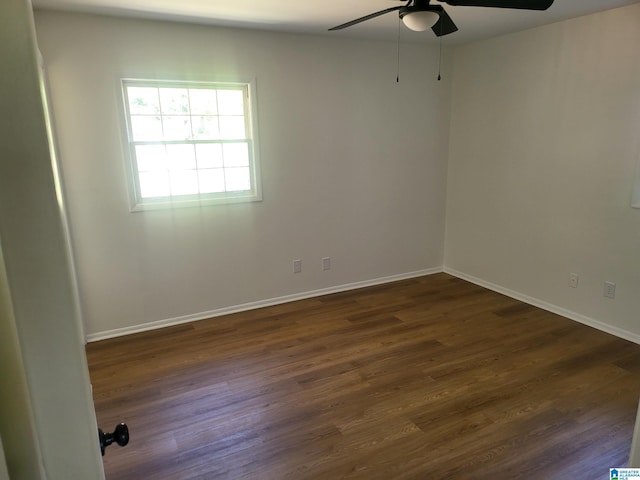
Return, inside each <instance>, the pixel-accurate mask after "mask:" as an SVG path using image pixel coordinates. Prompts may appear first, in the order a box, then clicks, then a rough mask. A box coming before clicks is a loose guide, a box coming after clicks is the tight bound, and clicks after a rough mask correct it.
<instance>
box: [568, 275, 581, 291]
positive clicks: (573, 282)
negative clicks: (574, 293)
mask: <svg viewBox="0 0 640 480" xmlns="http://www.w3.org/2000/svg"><path fill="white" fill-rule="evenodd" d="M578 278H579V277H578V274H577V273H570V274H569V286H570V287H571V288H578Z"/></svg>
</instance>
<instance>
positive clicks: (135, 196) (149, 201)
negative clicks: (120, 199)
mask: <svg viewBox="0 0 640 480" xmlns="http://www.w3.org/2000/svg"><path fill="white" fill-rule="evenodd" d="M129 86H135V87H154V88H166V87H168V88H172V87H173V88H205V89H206V88H208V89H216V90H225V89H241V90H242V91H243V92H244V120H245V131H246V135H245V137H246V138H244V139H235V140H231V141H229V140H224V139H218V140H198V139H194V138H190V139H188V140H184V141H182V140H180V141H175V140H174V141H171V140H166V139H160V138H158V139H156V140H152V141H134V138H133V130H132V125H131V118H132V117H131V113H130V111H129V100H128V95H127V87H129ZM120 87H121V91H122V98H123V107H124V110H123V116H124V121H125V123H124V125H125V139H126V147H127V148H126V150H127V151H126V154H125V162H126V173H127V180H128V182H127V183H128V190H129V200H130V210H131V211H132V212H138V211H145V210H156V209H166V208H176V207H195V206H204V205H217V204H229V203H244V202H259V201H261V200H262V189H261V181H260V178H261V177H260V162H259V158H258V129H257V111H256V81H255V79H253V80H251V81H233V82H231V81H184V80H158V79H138V78H122V79H120ZM236 140H238V141H240V140H242V141H245V142H246V143H247V144H248V150H249V170H250V189H249V190H241V191H225V192H215V193H197V194H187V195H170V196H161V197H143V196H142V193H141V188H140V181H139V177H138V173H139V172H138V166H137V159H136V148H135V147H136V146H137V145H141V144H154V145H169V144H194V145H196V144H201V143H229V142H233V141H236Z"/></svg>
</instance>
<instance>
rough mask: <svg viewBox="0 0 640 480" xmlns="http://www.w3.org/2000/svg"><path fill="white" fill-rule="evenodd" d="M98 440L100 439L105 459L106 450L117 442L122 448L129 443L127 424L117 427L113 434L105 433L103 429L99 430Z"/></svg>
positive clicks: (120, 424)
mask: <svg viewBox="0 0 640 480" xmlns="http://www.w3.org/2000/svg"><path fill="white" fill-rule="evenodd" d="M98 438H99V439H100V451H101V452H102V456H103V457H104V451H105V449H106V448H107V447H108V446H109V445H111V444H112V443H113V442H116V443H117V444H118V445H120V446H121V447H124V446H125V445H126V444H127V443H129V428H128V427H127V425H126V424H125V423H119V424H118V425H116V428H115V429H114V430H113V433H108V432H107V433H104V432H103V431H102V429H101V428H98Z"/></svg>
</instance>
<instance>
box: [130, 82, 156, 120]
mask: <svg viewBox="0 0 640 480" xmlns="http://www.w3.org/2000/svg"><path fill="white" fill-rule="evenodd" d="M127 97H128V99H129V112H130V113H131V114H132V115H136V114H151V115H153V114H156V113H160V101H159V99H158V89H157V88H155V87H127Z"/></svg>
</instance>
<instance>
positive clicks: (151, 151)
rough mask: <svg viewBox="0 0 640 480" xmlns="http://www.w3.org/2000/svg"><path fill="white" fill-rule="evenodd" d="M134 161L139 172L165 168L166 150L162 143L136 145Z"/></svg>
mask: <svg viewBox="0 0 640 480" xmlns="http://www.w3.org/2000/svg"><path fill="white" fill-rule="evenodd" d="M136 162H137V164H138V171H139V172H144V171H157V170H166V169H167V152H166V151H165V149H164V145H137V146H136Z"/></svg>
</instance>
